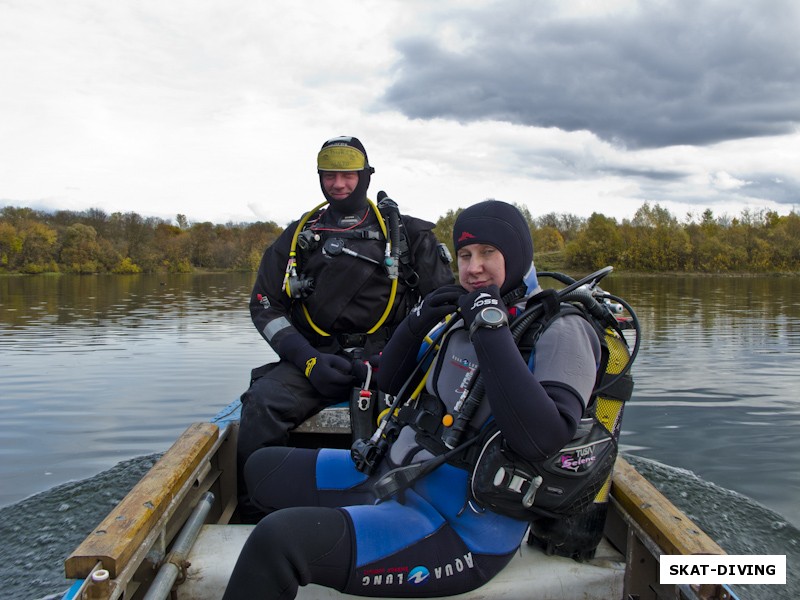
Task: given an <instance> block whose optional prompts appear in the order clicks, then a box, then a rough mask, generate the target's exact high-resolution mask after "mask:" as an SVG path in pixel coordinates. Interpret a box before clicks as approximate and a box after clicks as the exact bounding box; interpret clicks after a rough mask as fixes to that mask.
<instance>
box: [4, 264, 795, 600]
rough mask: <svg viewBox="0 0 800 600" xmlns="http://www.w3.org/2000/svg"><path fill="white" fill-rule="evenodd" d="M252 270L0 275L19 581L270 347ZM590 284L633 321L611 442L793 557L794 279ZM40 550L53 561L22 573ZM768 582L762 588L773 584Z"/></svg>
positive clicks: (691, 498) (705, 519)
mask: <svg viewBox="0 0 800 600" xmlns="http://www.w3.org/2000/svg"><path fill="white" fill-rule="evenodd" d="M253 280H254V275H253V274H202V275H199V274H198V275H169V276H166V275H164V276H148V275H136V276H33V277H0V482H2V484H1V486H0V507H5V508H0V511H2V515H1V516H2V518H0V523H2V524H0V535H2V536H3V538H4V540H9V538H10V539H11V540H12V543H10V544H7V545H6V548H5V549H4V550H3V551H2V552H3V553H4V554H5V553H9V554H10V553H12V552H13V555H12V558H11V559H7V558H6V557H5V556H2V557H0V558H2V559H3V560H0V564H2V563H5V565H4V567H3V569H4V572H3V579H4V581H6V582H9V581H10V582H12V583H13V582H14V581H19V582H21V584H22V585H28V586H30V584H31V579H32V578H33V579H34V580H36V581H37V582H39V583H41V585H40V587H39V588H38V589H39V591H40V592H41V593H38V596H37V595H35V594H34V595H27V596H26V595H21V596H16V597H20V598H25V597H28V598H30V597H41V596H42V595H44V594H46V593H52V592H55V591H58V589H59V588H58V587H56V588H55V589H54V588H53V585H57V584H54V583H53V581H56V582H58V581H59V580H58V577H59V575H58V573H59V572H60V569H61V564H60V563H61V561H63V558H64V557H65V556H66V555H67V554H68V553H69V552H70V551H71V550H72V548H73V547H74V545H75V544H76V543H77V542H73V539H74V540H78V541H79V540H80V539H82V538H83V537H84V536H85V535H86V533H87V532H88V531H90V530H91V529H92V528H93V527H94V525H95V524H96V522H98V521H99V520H100V519H102V517H103V516H104V515H105V513H106V512H107V510H108V509H109V508H110V506H111V505H112V504H113V503H114V502H116V501H117V500H118V499H119V498H120V497H121V496H122V495H124V493H125V491H126V490H127V489H129V488H130V486H131V485H132V484H133V482H135V481H136V479H137V478H138V476H139V475H140V474H141V472H144V470H146V468H147V467H148V466H149V465H150V464H152V461H153V460H154V455H155V454H157V453H160V452H163V451H164V450H166V449H167V448H168V447H169V445H170V444H171V443H172V442H173V441H174V440H175V438H176V436H177V435H178V434H179V433H180V432H182V431H183V430H184V429H185V427H186V426H187V425H188V424H189V423H191V422H193V421H198V420H207V419H208V418H210V417H211V416H213V415H214V414H215V413H216V412H217V411H218V410H219V409H220V408H221V407H222V406H224V405H225V404H227V403H228V402H230V401H231V400H232V399H234V398H235V397H236V396H238V395H239V394H240V393H241V392H242V391H243V390H244V388H245V386H246V384H247V382H248V378H249V371H250V369H251V368H253V367H255V366H258V365H260V364H263V363H265V362H268V361H270V360H272V358H273V355H272V353H271V351H270V350H269V348H268V346H267V344H266V343H265V342H264V341H263V340H262V339H261V337H260V336H259V335H258V333H257V332H256V330H255V328H254V327H253V325H252V323H251V321H250V317H249V312H248V309H247V302H248V298H249V293H250V289H251V287H252V284H253ZM602 287H604V289H607V290H608V291H610V292H612V293H614V294H616V295H619V296H621V297H623V298H625V299H626V300H627V301H628V302H629V303H630V304H631V305H632V306H633V307H634V309H635V310H636V312H637V314H638V315H639V318H640V320H641V323H642V329H643V344H642V350H641V352H640V354H639V357H638V359H637V362H636V365H635V367H634V379H635V381H636V387H635V390H634V396H633V399H632V400H631V402H630V403H629V404H628V406H627V407H626V411H625V416H624V420H623V434H622V438H621V441H622V449H623V451H624V452H626V453H627V454H629V455H632V456H633V458H636V457H641V458H642V459H644V460H641V461H638V462H636V465H637V466H638V467H640V468H641V469H642V470H645V471H646V472H647V473H648V475H650V476H652V477H653V478H654V479H656V480H657V481H656V482H657V484H658V485H659V487H662V488H663V489H664V491H665V493H667V494H668V495H669V497H670V498H671V499H672V500H673V501H674V502H676V504H679V506H681V507H682V508H684V510H687V512H689V513H690V516H692V518H695V519H697V520H699V521H701V525H703V526H704V527H706V528H710V529H713V531H712V533H714V534H715V537H717V539H718V541H730V543H731V544H732V545H734V546H736V545H737V544H738V547H737V548H734V550H737V551H736V552H732V551H731V549H730V547H726V545H725V544H723V547H726V550H728V551H729V552H732V553H748V552H745V551H743V550H742V548H744V549H745V550H746V549H747V548H751V549H753V548H755V549H759V548H762V547H763V546H762V544H763V543H777V544H778V548H777V549H775V548H774V547H773V549H772V550H771V551H770V552H769V553H780V554H786V553H787V552H789V553H795V556H796V555H797V553H798V552H800V548H798V543H800V540H798V539H797V530H796V529H795V527H796V526H798V525H800V469H798V468H797V462H798V460H799V459H800V400H798V394H799V393H800V368H798V359H799V358H800V280H798V279H797V278H794V277H713V276H692V277H688V276H675V277H665V276H653V277H650V276H632V275H619V274H612V275H611V276H609V277H607V278H606V279H605V280H604V281H603V284H602ZM98 474H100V475H98ZM740 494H741V495H743V496H740ZM754 501H755V502H754ZM79 510H80V511H81V512H80V514H78V511H79ZM739 510H744V511H746V512H743V513H739V512H737V511H739ZM772 511H775V512H772ZM775 513H778V514H775ZM726 521H729V522H728V523H727V525H726ZM745 523H746V524H747V525H749V526H750V527H753V528H754V529H753V532H751V533H747V530H746V529H743V527H744V526H745ZM31 524H33V525H34V526H35V527H36V528H37V535H36V536H34V537H35V539H36V540H37V541H36V542H35V544H34V543H33V542H32V541H31V540H32V539H33V538H32V537H31V536H30V534H29V533H28V532H29V529H30V527H31ZM48 529H52V531H50V532H48ZM65 530H68V533H69V536H65V535H64V531H65ZM43 532H44V533H43ZM762 535H763V536H764V537H765V539H755V538H757V537H760V536H762ZM748 536H749V538H748ZM67 537H68V538H69V539H67ZM745 538H747V539H745ZM767 538H771V539H767ZM776 540H777V541H776ZM781 545H784V546H786V548H787V550H786V551H780V549H781ZM9 546H10V547H11V548H12V550H9ZM752 553H768V552H764V551H759V552H756V551H753V552H752ZM20 556H22V557H21V558H20ZM47 561H50V562H52V565H50V566H48V567H47V569H50V571H51V573H50V574H46V573H43V572H42V573H39V575H38V576H36V575H35V576H31V575H30V571H29V569H31V568H36V566H37V565H40V564H41V562H47ZM9 565H10V566H9ZM52 572H54V573H55V575H53V574H52ZM790 572H791V569H790ZM53 577H55V578H56V579H55V580H54V579H53ZM21 589H36V588H30V587H25V588H21ZM776 589H777V588H775V586H772V595H765V596H762V597H784V596H782V595H781V593H782V592H780V593H778V594H777V595H775V590H776ZM11 597H14V596H13V595H12V596H11ZM744 597H748V596H743V598H744ZM753 597H755V596H753ZM785 597H792V596H785Z"/></svg>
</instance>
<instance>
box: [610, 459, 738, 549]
mask: <svg viewBox="0 0 800 600" xmlns="http://www.w3.org/2000/svg"><path fill="white" fill-rule="evenodd" d="M611 493H612V495H613V496H614V498H615V499H616V500H617V502H619V504H620V505H621V506H622V507H623V508H624V509H625V510H626V511H627V512H628V514H630V516H631V518H632V519H633V520H634V521H635V522H636V523H638V524H639V525H640V526H641V527H642V529H643V530H644V531H645V532H646V533H647V534H648V535H649V536H650V537H651V538H653V541H654V542H655V543H656V544H657V545H658V546H659V547H660V548H661V549H662V550H663V551H664V554H681V555H686V554H725V551H724V550H723V549H722V548H721V547H720V546H719V545H718V544H717V543H716V542H715V541H714V540H712V539H711V538H710V537H709V536H708V535H707V534H706V533H705V532H704V531H703V530H702V529H700V527H698V526H697V525H696V524H695V523H694V522H693V521H692V520H691V519H689V517H687V516H686V515H685V514H683V513H682V512H681V511H679V510H678V509H677V508H676V507H675V506H674V505H673V504H672V503H671V502H670V501H669V500H667V499H666V498H665V497H664V496H663V495H662V494H661V492H659V491H658V490H657V489H656V488H655V486H653V484H652V483H650V482H649V481H647V479H645V478H644V477H643V476H642V475H641V474H640V473H639V472H638V471H637V470H636V469H634V468H633V467H632V466H631V464H630V463H629V462H628V461H627V460H625V459H624V458H622V457H621V456H620V457H618V458H617V463H616V465H615V466H614V477H613V480H612V487H611Z"/></svg>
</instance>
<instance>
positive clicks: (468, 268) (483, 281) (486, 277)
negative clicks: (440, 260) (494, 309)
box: [456, 244, 506, 292]
mask: <svg viewBox="0 0 800 600" xmlns="http://www.w3.org/2000/svg"><path fill="white" fill-rule="evenodd" d="M456 256H457V259H458V281H459V283H460V284H461V286H462V287H463V288H464V289H465V290H467V291H468V292H474V291H475V290H477V289H480V288H485V287H488V286H490V285H496V286H497V287H498V288H500V287H503V282H504V281H505V280H506V259H505V258H503V255H502V253H501V252H500V250H498V249H497V248H495V247H494V246H490V245H489V244H469V245H468V246H464V247H463V248H461V249H460V250H459V251H458V254H457V255H456Z"/></svg>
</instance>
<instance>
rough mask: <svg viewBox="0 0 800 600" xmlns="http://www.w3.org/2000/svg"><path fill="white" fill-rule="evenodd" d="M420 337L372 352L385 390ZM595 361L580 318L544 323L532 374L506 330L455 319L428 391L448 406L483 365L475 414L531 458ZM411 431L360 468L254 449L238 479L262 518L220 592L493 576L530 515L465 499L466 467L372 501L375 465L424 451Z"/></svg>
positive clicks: (278, 592) (569, 420)
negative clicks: (518, 516)
mask: <svg viewBox="0 0 800 600" xmlns="http://www.w3.org/2000/svg"><path fill="white" fill-rule="evenodd" d="M421 344H422V340H421V339H418V338H417V337H416V336H414V335H413V334H412V333H411V331H410V330H409V329H408V328H407V327H404V326H403V325H402V324H401V326H400V327H399V328H398V330H397V331H396V333H395V334H394V336H393V337H392V339H391V340H390V342H389V344H388V345H387V347H386V349H385V351H384V354H383V356H382V359H381V369H380V375H379V384H380V387H381V388H382V389H383V390H384V391H386V392H387V393H390V394H392V393H396V392H397V391H398V390H399V389H400V387H401V386H402V384H403V383H404V382H405V380H406V378H407V377H408V376H409V375H410V373H411V372H412V370H413V369H414V366H415V365H416V362H417V356H418V351H419V348H420V346H421ZM599 360H600V345H599V341H598V337H597V334H596V333H595V331H594V330H593V329H592V326H591V325H590V324H589V323H588V322H587V321H586V320H585V319H583V318H582V317H581V316H578V315H566V316H564V317H562V318H560V319H557V320H555V321H554V322H553V323H552V325H551V326H550V327H548V328H547V329H546V330H545V331H544V333H543V334H542V335H541V337H540V339H539V341H538V342H537V344H536V352H535V360H534V361H533V362H534V363H535V364H534V365H533V366H534V372H531V369H530V368H529V365H528V363H527V362H526V361H525V360H523V358H522V356H521V354H520V352H519V350H518V349H517V347H516V345H515V342H514V340H513V338H512V336H511V332H510V331H509V329H508V328H507V327H504V328H500V329H479V330H477V331H476V332H475V333H474V334H473V336H472V340H471V341H470V340H469V338H468V335H467V332H466V331H465V330H464V329H463V328H459V327H455V328H453V329H451V330H450V332H449V334H448V335H447V336H446V337H445V338H444V339H443V340H441V345H440V349H439V351H438V352H437V355H436V357H435V359H434V363H433V366H432V367H431V370H430V371H429V375H428V379H427V381H426V388H427V392H428V393H429V394H431V395H433V396H435V397H436V398H438V400H439V401H441V402H442V403H443V405H444V407H445V410H446V411H450V410H451V409H452V407H453V405H454V403H455V401H456V400H457V399H458V397H459V396H460V394H461V392H462V389H461V387H462V385H461V384H462V382H463V381H464V380H465V378H467V377H468V373H469V372H470V370H473V372H474V370H475V369H476V368H477V367H478V366H480V373H481V377H482V380H483V382H484V384H485V389H486V395H485V400H484V402H483V404H482V407H481V409H480V411H479V413H478V414H477V415H476V417H475V420H477V421H478V422H480V421H482V420H483V421H485V420H486V419H489V418H494V419H495V421H496V423H497V425H498V427H499V429H500V431H501V433H502V435H503V436H504V437H505V439H506V442H507V443H508V445H509V446H510V447H511V448H512V449H513V450H514V451H515V452H517V453H518V454H519V455H521V456H523V457H525V458H527V459H528V460H537V459H541V458H544V457H546V456H548V455H550V454H553V453H554V452H556V451H557V450H559V449H560V448H561V447H562V446H563V445H564V444H565V443H566V442H567V441H569V440H570V439H571V438H572V436H573V434H574V432H575V428H576V424H577V423H578V421H579V420H580V418H581V416H582V414H583V411H584V408H585V406H586V403H587V402H588V400H589V397H590V394H591V392H592V388H593V386H594V383H595V377H596V370H597V365H598V362H599ZM478 424H479V423H478ZM416 440H417V436H416V432H415V431H413V430H412V429H411V427H410V426H406V427H404V428H403V430H402V431H401V433H400V436H399V437H398V439H397V441H396V442H395V443H394V444H393V445H392V447H391V448H390V451H389V452H388V454H387V456H386V457H385V459H384V460H383V462H382V464H381V465H380V467H379V469H378V472H377V473H375V474H373V475H372V476H370V477H367V476H366V475H364V474H363V473H361V472H359V471H358V470H357V469H356V468H355V466H354V464H353V462H352V460H351V458H350V452H349V451H346V450H331V449H321V450H309V449H291V448H265V449H262V450H259V451H257V452H256V453H255V454H254V455H253V456H252V457H251V459H250V460H249V461H248V463H247V465H246V468H245V477H246V481H247V485H248V489H249V491H250V493H251V495H252V498H253V500H254V501H255V502H256V504H258V505H259V506H260V508H262V509H263V510H264V511H266V512H268V513H269V514H268V516H267V517H266V518H264V519H263V520H262V521H261V522H260V523H259V524H258V525H257V526H256V528H255V530H254V531H253V534H252V535H251V537H250V538H249V539H248V541H247V543H246V544H245V547H244V549H243V550H242V554H241V555H240V557H239V561H238V562H237V564H236V567H235V569H234V572H233V574H232V577H231V580H230V583H229V586H228V589H227V591H226V594H225V598H226V599H227V600H230V599H232V598H269V599H277V598H294V597H295V594H296V593H297V588H298V586H299V585H306V584H308V583H316V584H320V585H324V586H327V587H331V588H335V589H337V590H340V591H344V592H346V593H349V594H355V595H361V596H394V597H434V596H443V595H451V594H458V593H463V592H467V591H469V590H472V589H475V588H477V587H479V586H481V585H482V584H484V583H486V582H487V581H488V580H489V579H491V578H492V577H493V576H494V575H496V574H497V573H498V572H499V571H500V570H501V569H502V568H503V567H504V566H505V565H506V564H507V563H508V562H509V561H510V560H511V557H512V556H513V554H514V552H515V551H516V549H517V548H518V547H519V545H520V543H521V541H522V539H523V536H524V534H525V531H526V529H527V526H528V524H527V522H525V521H520V520H515V519H512V518H510V517H507V516H503V515H499V514H495V513H493V512H491V511H488V510H478V509H476V508H475V507H474V506H472V505H471V504H470V503H469V498H470V496H469V491H468V477H469V473H467V471H465V470H463V469H460V468H457V467H456V466H453V465H450V464H443V465H442V466H440V467H438V468H437V469H436V470H434V471H433V472H431V473H430V474H428V475H426V476H425V477H424V478H422V479H420V480H419V481H417V482H415V483H414V484H413V486H412V487H411V488H409V489H407V490H405V491H404V492H402V493H401V494H399V495H398V496H397V497H393V498H391V499H389V500H387V501H384V502H381V503H376V502H375V496H374V494H373V493H372V486H373V484H374V482H375V481H376V480H377V479H378V478H379V477H380V476H381V475H382V474H384V473H385V472H386V471H388V470H389V469H391V468H393V467H395V466H398V465H401V464H408V463H410V462H414V461H420V460H425V459H426V458H429V457H430V456H431V455H430V454H429V453H428V451H427V450H425V449H423V448H422V447H421V446H420V445H419V444H418V443H417V441H416Z"/></svg>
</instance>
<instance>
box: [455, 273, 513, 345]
mask: <svg viewBox="0 0 800 600" xmlns="http://www.w3.org/2000/svg"><path fill="white" fill-rule="evenodd" d="M488 306H494V307H496V308H499V309H500V310H502V311H503V314H505V315H507V314H508V311H507V310H506V305H505V304H503V299H502V298H501V296H500V289H499V288H498V287H497V286H496V285H490V286H489V287H485V288H480V289H478V290H475V291H474V292H470V293H468V294H464V295H463V296H461V297H460V298H459V299H458V307H459V312H460V313H461V317H462V318H463V319H464V327H466V328H467V329H468V330H469V331H470V337H471V336H472V325H473V323H474V322H475V317H476V316H477V315H478V313H480V312H481V311H482V310H483V309H484V308H486V307H488ZM504 324H508V318H507V317H506V320H505V323H504Z"/></svg>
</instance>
